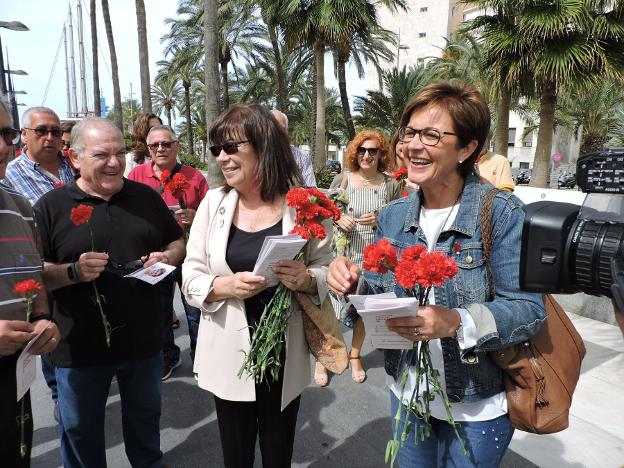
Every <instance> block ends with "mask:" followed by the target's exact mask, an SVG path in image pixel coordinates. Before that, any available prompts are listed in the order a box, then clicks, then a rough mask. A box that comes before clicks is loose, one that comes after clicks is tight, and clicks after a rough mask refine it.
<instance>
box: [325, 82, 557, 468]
mask: <svg viewBox="0 0 624 468" xmlns="http://www.w3.org/2000/svg"><path fill="white" fill-rule="evenodd" d="M489 129H490V113H489V110H488V107H487V105H486V103H485V101H484V100H483V97H482V96H481V94H480V93H479V91H478V90H477V89H476V88H475V87H474V86H472V85H468V84H463V83H461V82H456V81H450V82H448V81H443V82H438V83H434V84H431V85H429V86H426V87H425V88H423V89H422V90H421V92H420V93H418V95H417V96H416V97H414V98H413V99H412V100H411V101H410V103H409V104H408V105H407V107H406V108H405V111H404V112H403V116H402V117H401V121H400V128H399V138H400V139H401V140H402V141H403V155H404V156H405V158H406V160H407V162H408V165H407V168H408V178H409V180H410V181H412V182H414V183H416V184H418V186H419V187H420V188H419V191H418V192H417V193H413V194H411V195H410V196H408V197H404V198H401V199H399V200H397V201H395V202H393V203H391V204H390V205H389V206H388V207H386V208H385V209H384V210H382V211H381V213H380V215H379V220H378V223H377V232H376V236H375V240H380V239H386V240H387V241H389V242H390V243H391V244H392V245H393V246H394V247H395V248H396V249H397V251H398V254H399V257H400V255H401V253H402V252H403V251H404V250H405V249H406V248H407V247H410V246H414V245H420V246H423V247H425V248H426V249H427V250H428V251H433V250H435V251H436V252H443V253H445V254H446V255H448V256H450V257H452V258H453V259H454V260H455V263H456V264H457V266H458V267H459V271H458V273H457V275H456V276H455V277H453V278H452V279H450V280H446V281H445V283H444V285H443V286H439V287H438V286H436V287H434V288H433V290H432V292H431V293H430V294H429V297H428V305H425V306H421V307H419V309H418V315H417V316H414V317H402V318H393V319H389V320H387V322H386V324H387V326H388V327H389V328H390V329H391V330H392V331H394V332H395V333H397V334H398V335H400V336H402V337H403V338H405V339H407V340H410V341H412V342H419V341H429V346H430V350H431V359H432V362H433V365H434V367H435V368H436V369H437V370H438V372H439V373H440V380H441V386H442V390H443V391H445V392H446V395H447V397H448V400H449V401H450V404H451V409H450V411H451V412H452V415H453V419H454V420H455V421H456V422H457V423H458V425H459V427H458V432H459V434H460V437H461V439H462V441H463V445H464V446H465V447H466V449H467V453H464V451H463V450H462V447H461V441H460V440H458V439H457V437H456V436H455V430H454V428H453V426H452V425H451V424H450V423H449V422H447V412H446V408H445V406H444V403H443V401H442V399H441V398H440V397H439V396H436V397H435V398H434V399H433V401H431V403H430V409H431V415H430V417H429V418H428V420H427V421H423V420H422V419H418V418H417V417H416V415H415V413H414V412H413V411H412V412H410V411H408V408H407V407H406V405H405V403H406V402H409V400H410V396H411V394H412V392H414V391H416V390H419V391H420V392H421V394H422V397H423V398H425V397H426V395H425V392H429V394H431V393H433V389H432V388H431V387H428V382H424V381H423V382H421V385H420V386H418V385H417V384H416V374H415V371H414V367H413V365H412V364H413V358H414V353H413V352H412V351H408V352H405V353H402V351H401V350H398V349H388V350H384V361H385V362H384V364H385V366H384V367H385V370H386V374H387V376H386V382H387V384H388V386H389V388H390V392H389V393H390V401H391V408H392V410H391V411H392V424H393V426H394V427H393V430H394V431H395V433H396V434H399V435H400V434H402V432H403V427H404V425H405V424H406V420H408V421H409V423H410V425H409V426H408V427H409V429H408V431H409V433H408V437H407V440H405V441H404V444H403V446H402V447H401V448H400V449H399V452H398V464H399V466H400V467H401V468H410V467H414V466H427V467H443V466H444V467H446V466H462V467H473V466H488V467H496V466H499V465H500V462H501V460H502V458H503V456H504V455H505V451H506V449H507V447H508V445H509V442H510V441H511V437H512V435H513V427H512V426H511V423H510V421H509V418H508V415H507V401H506V397H505V391H504V390H505V389H504V387H503V380H502V371H501V369H500V368H499V367H498V366H497V365H496V364H495V363H494V361H493V360H492V359H491V358H490V357H489V355H488V351H492V350H497V349H502V348H506V347H509V346H511V345H514V344H517V343H521V342H523V341H525V340H527V339H529V338H530V337H532V336H534V335H535V334H536V333H537V332H538V331H539V329H540V328H541V326H542V324H543V322H544V320H545V312H544V307H543V303H542V299H541V295H540V294H534V293H527V292H523V291H521V290H520V285H519V263H520V243H521V242H520V239H521V233H522V224H523V219H524V211H523V210H522V202H521V201H520V200H519V199H517V198H516V197H515V196H514V195H513V194H511V193H509V192H498V193H497V194H496V195H495V197H494V199H493V200H492V204H491V208H484V209H487V210H489V212H490V213H491V228H490V230H489V231H490V232H487V233H486V232H481V210H482V205H483V202H484V197H485V194H486V193H487V192H488V191H489V190H490V189H492V188H493V187H492V186H491V185H489V184H487V183H485V182H482V181H481V180H480V179H479V178H478V177H477V175H476V174H475V172H474V165H475V161H476V159H477V156H478V155H479V152H480V150H481V148H482V147H483V144H484V142H485V140H486V138H487V136H488V132H489ZM484 236H490V239H491V251H490V254H489V257H488V258H486V257H485V255H484V251H483V238H484ZM487 265H489V267H491V273H492V275H491V280H492V283H493V287H490V285H489V283H488V274H487ZM361 275H362V270H361V268H360V266H359V265H358V264H356V263H355V262H353V261H352V260H350V259H348V258H346V257H340V258H337V259H336V260H335V261H334V262H332V264H331V265H330V267H329V273H328V277H327V282H328V285H329V286H330V287H331V288H332V289H333V290H334V291H335V292H336V293H338V294H345V293H349V292H351V291H352V289H354V288H355V285H356V284H357V283H358V280H359V278H360V276H361ZM364 280H365V281H363V282H362V283H361V288H360V291H359V292H361V293H364V294H370V293H382V292H394V293H396V294H397V296H405V295H406V292H405V291H404V290H403V288H402V287H400V286H398V285H397V282H396V278H395V276H394V273H393V272H392V271H388V272H387V273H384V274H382V273H372V272H368V271H365V272H364ZM406 367H407V369H408V372H409V378H408V379H407V381H406V382H405V388H403V382H402V381H400V380H401V379H400V376H402V375H403V371H404V370H405V368H406ZM419 387H420V388H419ZM399 405H403V407H402V408H401V417H400V420H399V421H397V420H396V419H395V417H394V416H395V415H396V414H397V410H398V409H399ZM427 424H429V425H430V426H429V427H428V428H426V427H425V426H426V425H427ZM397 426H398V427H397ZM423 431H424V433H427V432H429V436H428V437H427V436H425V437H424V438H421V435H422V434H423ZM415 437H418V439H417V440H415Z"/></svg>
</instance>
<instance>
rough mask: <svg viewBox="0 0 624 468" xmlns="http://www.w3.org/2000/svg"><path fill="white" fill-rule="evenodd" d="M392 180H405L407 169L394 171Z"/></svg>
mask: <svg viewBox="0 0 624 468" xmlns="http://www.w3.org/2000/svg"><path fill="white" fill-rule="evenodd" d="M392 178H393V179H394V180H396V181H397V182H402V181H404V180H405V179H407V169H406V168H404V167H402V168H401V169H399V170H397V171H395V173H394V174H392Z"/></svg>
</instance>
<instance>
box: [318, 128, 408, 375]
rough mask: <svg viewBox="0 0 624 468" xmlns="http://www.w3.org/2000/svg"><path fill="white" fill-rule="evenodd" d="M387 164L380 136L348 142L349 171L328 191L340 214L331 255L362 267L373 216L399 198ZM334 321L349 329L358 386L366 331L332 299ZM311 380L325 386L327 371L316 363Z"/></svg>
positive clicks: (385, 146)
mask: <svg viewBox="0 0 624 468" xmlns="http://www.w3.org/2000/svg"><path fill="white" fill-rule="evenodd" d="M389 163H390V152H389V147H388V142H387V141H386V138H385V136H384V134H383V133H381V132H378V131H374V130H364V131H361V132H359V133H358V134H357V135H356V136H355V138H354V139H353V140H352V141H351V143H349V146H348V147H347V151H346V153H345V166H346V167H347V168H348V169H349V171H343V172H342V173H341V174H338V175H337V176H336V177H335V178H334V180H333V182H332V184H331V186H330V190H335V191H336V190H337V191H338V192H339V197H340V200H341V201H342V203H339V206H340V210H341V212H342V215H341V217H340V219H339V220H338V221H336V223H335V226H334V227H335V230H334V253H335V254H337V255H344V256H346V257H347V258H350V259H351V260H352V261H353V262H355V263H356V264H358V265H360V266H361V265H362V250H363V249H364V247H366V246H367V245H368V244H370V243H372V242H373V238H374V237H375V226H376V224H377V213H378V212H379V209H380V208H381V207H382V206H384V205H386V204H387V203H388V202H390V201H391V200H394V199H396V198H399V197H400V196H401V187H400V186H399V184H398V183H397V182H396V181H395V180H394V179H392V177H390V176H389V175H387V174H385V173H384V171H385V170H386V168H387V167H388V165H389ZM332 303H333V304H334V309H335V310H336V315H337V316H338V318H339V319H340V320H341V321H342V322H343V323H344V324H345V325H346V326H348V327H349V328H352V329H353V338H352V340H351V352H350V354H349V361H350V364H351V378H352V379H353V380H354V381H355V382H357V383H362V382H364V380H366V371H365V370H364V367H363V366H362V360H361V357H360V351H361V349H362V344H363V343H364V337H365V336H366V332H365V330H364V323H363V322H362V320H361V318H360V316H359V315H358V314H357V312H355V310H354V309H353V308H350V309H349V310H344V309H343V306H342V304H341V303H340V301H338V300H337V299H335V298H332ZM314 381H315V383H316V384H317V385H320V386H322V387H324V386H326V385H327V384H328V382H329V377H328V375H327V369H325V367H323V365H322V364H321V363H319V362H317V363H316V365H315V370H314Z"/></svg>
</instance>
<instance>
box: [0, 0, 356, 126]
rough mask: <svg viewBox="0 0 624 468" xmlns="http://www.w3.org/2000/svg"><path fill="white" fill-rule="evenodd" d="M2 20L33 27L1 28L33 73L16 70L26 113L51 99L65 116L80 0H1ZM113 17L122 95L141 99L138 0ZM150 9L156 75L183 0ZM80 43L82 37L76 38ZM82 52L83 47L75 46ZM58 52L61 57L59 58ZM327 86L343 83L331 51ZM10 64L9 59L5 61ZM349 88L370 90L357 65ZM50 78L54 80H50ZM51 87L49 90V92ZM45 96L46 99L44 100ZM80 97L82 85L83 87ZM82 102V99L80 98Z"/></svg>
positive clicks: (105, 57) (17, 66) (16, 66)
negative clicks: (68, 59) (66, 40)
mask: <svg viewBox="0 0 624 468" xmlns="http://www.w3.org/2000/svg"><path fill="white" fill-rule="evenodd" d="M0 3H1V4H2V8H0V20H2V21H21V22H22V23H24V24H25V25H26V26H28V27H29V28H30V31H25V32H18V31H10V30H7V29H0V38H1V39H2V47H3V49H4V53H5V61H6V55H7V51H8V58H9V63H10V67H11V69H13V70H25V71H26V72H27V73H28V76H14V75H13V80H14V87H15V89H16V90H21V91H26V92H27V93H28V94H25V95H17V101H18V102H19V103H24V104H25V105H26V106H20V107H19V109H20V116H21V114H22V113H23V112H24V110H26V109H27V108H28V107H32V106H36V105H45V106H47V107H51V108H52V109H54V110H55V111H56V112H57V113H58V114H59V115H60V116H61V118H63V117H65V116H66V111H67V103H66V101H67V98H66V85H65V56H64V47H63V41H62V35H63V25H64V24H65V22H66V20H67V18H68V9H69V6H70V5H71V7H72V14H73V15H74V24H75V22H76V8H75V6H76V0H72V1H71V2H66V1H63V0H19V1H11V0H0ZM97 4H98V18H99V20H98V40H99V42H100V45H99V49H100V53H99V70H100V88H101V90H102V94H103V96H104V97H105V98H106V104H107V106H111V105H112V102H113V92H112V78H111V74H110V55H109V52H108V43H107V41H106V33H105V30H104V24H103V21H102V19H101V17H102V11H101V5H100V1H97ZM88 7H89V1H85V0H83V23H84V36H85V46H84V47H85V55H86V57H87V58H86V62H87V63H86V71H87V72H86V76H87V80H88V81H87V101H88V103H89V108H90V109H92V107H93V96H92V91H91V89H90V88H91V85H90V77H91V71H90V70H91V63H92V59H91V39H90V37H91V30H90V25H89V15H88V11H87V8H88ZM109 8H110V14H111V22H112V27H113V33H114V35H115V48H116V51H117V60H118V64H119V77H120V85H121V95H122V99H124V100H125V99H127V98H129V97H130V92H131V91H130V90H131V84H132V93H133V97H134V98H135V99H139V100H140V89H139V87H140V79H139V65H138V43H137V34H136V15H135V6H134V1H133V0H109ZM145 8H146V15H147V34H148V46H149V58H150V63H151V65H150V77H151V78H152V80H153V77H154V76H155V74H156V69H157V68H156V62H157V61H158V60H161V59H163V58H164V55H163V52H162V48H163V47H162V45H161V44H160V37H162V35H163V34H165V33H166V32H167V31H168V27H167V26H166V25H165V24H164V19H165V18H167V17H175V16H176V15H175V13H176V9H177V1H175V0H145ZM74 36H75V37H77V26H74ZM76 44H77V40H76ZM75 55H76V57H78V47H77V46H76V47H75ZM55 57H56V63H55ZM325 66H326V73H325V75H326V86H333V87H337V83H336V81H335V79H334V76H333V69H332V62H331V59H330V57H329V56H327V58H326V61H325ZM5 67H6V63H5ZM76 76H77V79H78V77H79V64H78V61H77V58H76ZM347 79H348V80H350V81H349V88H350V89H349V91H350V94H351V95H354V94H355V95H357V94H363V93H364V80H362V81H360V80H358V78H357V75H356V74H355V72H354V71H353V70H349V71H348V77H347ZM48 84H49V85H48ZM46 87H47V88H48V92H47V95H46V94H45V90H46ZM44 96H45V100H44ZM78 100H79V101H80V91H79V90H78ZM79 107H80V104H79Z"/></svg>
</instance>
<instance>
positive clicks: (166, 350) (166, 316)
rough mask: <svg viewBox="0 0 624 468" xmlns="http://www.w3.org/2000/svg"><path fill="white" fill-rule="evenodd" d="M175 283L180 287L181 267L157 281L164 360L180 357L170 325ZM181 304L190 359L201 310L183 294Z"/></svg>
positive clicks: (192, 353) (174, 360)
mask: <svg viewBox="0 0 624 468" xmlns="http://www.w3.org/2000/svg"><path fill="white" fill-rule="evenodd" d="M176 283H177V284H178V287H180V290H181V288H182V269H181V268H180V267H178V268H176V270H175V271H174V272H173V273H171V274H170V275H169V276H167V278H165V279H164V280H162V281H161V282H160V283H158V286H159V287H160V301H161V304H162V309H163V311H162V312H163V339H162V348H163V356H164V359H165V361H169V362H176V361H177V360H178V358H179V357H180V348H179V347H178V346H177V345H176V344H175V337H174V335H173V328H172V327H171V311H172V310H173V298H174V292H175V290H174V288H175V285H176ZM181 297H182V305H183V306H184V313H185V315H186V321H187V324H188V330H189V338H190V340H191V361H193V360H194V359H195V347H196V346H197V332H198V331H199V319H200V315H201V311H200V310H199V309H198V308H197V307H193V306H192V305H189V303H188V302H186V299H184V295H182V296H181Z"/></svg>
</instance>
